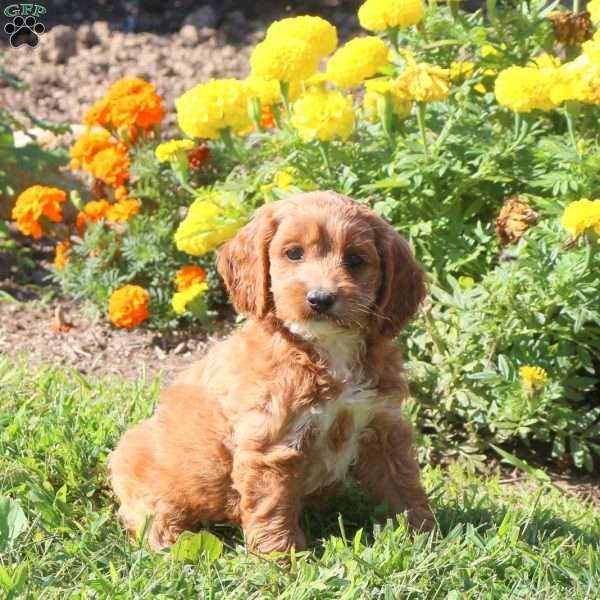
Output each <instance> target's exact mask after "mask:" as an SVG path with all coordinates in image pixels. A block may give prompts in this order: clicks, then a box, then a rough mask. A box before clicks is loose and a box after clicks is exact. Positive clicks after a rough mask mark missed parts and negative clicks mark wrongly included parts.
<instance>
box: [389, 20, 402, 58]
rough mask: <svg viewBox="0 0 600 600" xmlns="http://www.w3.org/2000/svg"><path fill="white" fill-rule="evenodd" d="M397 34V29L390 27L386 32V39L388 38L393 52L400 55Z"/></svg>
mask: <svg viewBox="0 0 600 600" xmlns="http://www.w3.org/2000/svg"><path fill="white" fill-rule="evenodd" d="M398 32H399V28H398V27H390V28H389V29H388V31H387V34H388V37H389V38H390V42H391V44H392V48H394V50H395V51H396V53H397V54H399V53H400V51H399V48H400V46H399V45H398Z"/></svg>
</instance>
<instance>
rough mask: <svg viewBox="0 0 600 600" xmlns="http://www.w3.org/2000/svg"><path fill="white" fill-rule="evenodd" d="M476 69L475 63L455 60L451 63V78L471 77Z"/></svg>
mask: <svg viewBox="0 0 600 600" xmlns="http://www.w3.org/2000/svg"><path fill="white" fill-rule="evenodd" d="M473 71H475V63H472V62H462V61H454V62H453V63H452V64H451V65H450V79H459V78H463V79H469V78H470V77H471V75H473Z"/></svg>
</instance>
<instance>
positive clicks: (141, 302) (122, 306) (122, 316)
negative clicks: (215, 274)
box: [108, 285, 150, 329]
mask: <svg viewBox="0 0 600 600" xmlns="http://www.w3.org/2000/svg"><path fill="white" fill-rule="evenodd" d="M149 305H150V294H148V292H147V291H146V290H145V289H144V288H143V287H141V286H139V285H125V286H123V287H121V288H119V289H118V290H115V291H114V292H113V293H112V294H111V296H110V300H109V301H108V316H109V318H110V320H111V322H112V323H113V325H116V326H117V327H124V328H126V329H131V328H132V327H135V326H136V325H139V324H140V323H142V322H143V321H145V320H146V319H147V318H148V315H149V314H150V312H149Z"/></svg>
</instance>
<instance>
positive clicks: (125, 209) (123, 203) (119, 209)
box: [106, 198, 142, 223]
mask: <svg viewBox="0 0 600 600" xmlns="http://www.w3.org/2000/svg"><path fill="white" fill-rule="evenodd" d="M141 206H142V205H141V202H140V201H139V200H137V199H136V198H126V199H125V200H119V201H118V202H115V203H114V204H111V205H109V207H108V210H107V211H106V220H107V221H108V222H109V223H123V222H125V221H127V220H128V219H129V218H130V217H132V216H133V215H137V213H139V212H140V208H141Z"/></svg>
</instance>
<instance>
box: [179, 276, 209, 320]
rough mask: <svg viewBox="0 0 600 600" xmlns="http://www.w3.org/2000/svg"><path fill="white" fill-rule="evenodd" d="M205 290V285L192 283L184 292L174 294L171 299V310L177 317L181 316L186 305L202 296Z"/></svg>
mask: <svg viewBox="0 0 600 600" xmlns="http://www.w3.org/2000/svg"><path fill="white" fill-rule="evenodd" d="M207 290H208V284H207V283H194V284H192V285H190V286H189V287H187V288H185V289H184V290H182V291H180V292H176V293H175V294H173V298H172V299H171V306H172V307H173V310H174V311H175V312H176V313H177V314H178V315H182V314H183V313H184V312H185V311H186V310H187V307H188V305H189V304H190V303H191V302H193V301H194V300H196V299H197V298H200V297H201V296H204V294H205V293H206V292H207Z"/></svg>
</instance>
